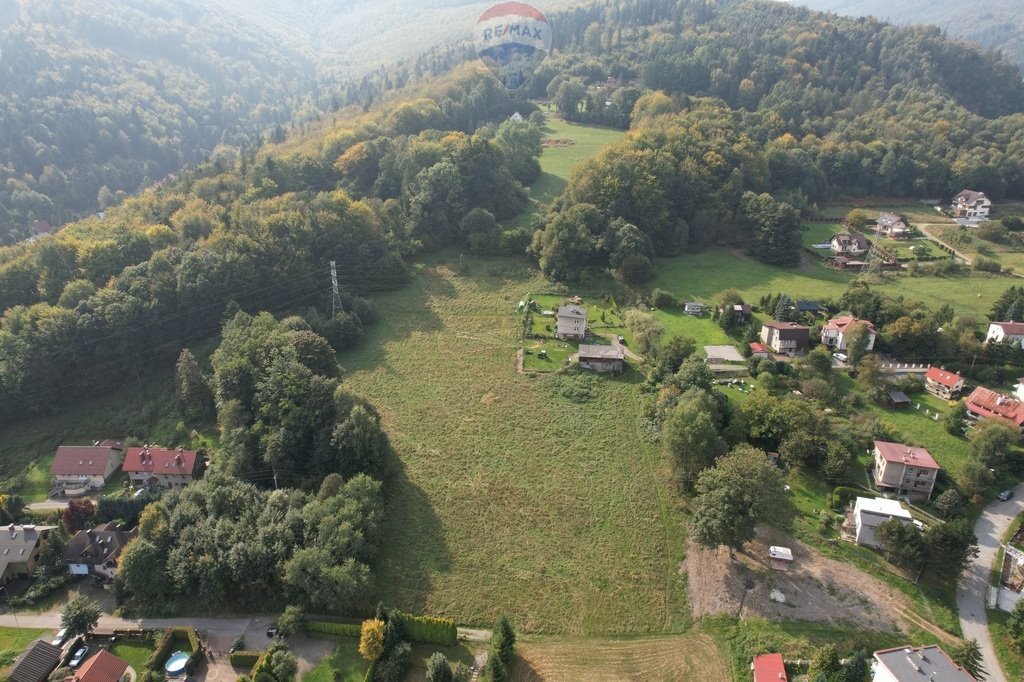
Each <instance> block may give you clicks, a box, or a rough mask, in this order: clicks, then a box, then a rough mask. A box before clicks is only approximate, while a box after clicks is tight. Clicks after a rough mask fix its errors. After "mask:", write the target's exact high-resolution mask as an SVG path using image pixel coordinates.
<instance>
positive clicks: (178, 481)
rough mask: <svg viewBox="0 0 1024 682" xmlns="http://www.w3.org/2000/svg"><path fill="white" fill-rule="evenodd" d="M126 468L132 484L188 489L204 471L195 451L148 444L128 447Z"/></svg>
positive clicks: (125, 459) (125, 461)
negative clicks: (187, 486)
mask: <svg viewBox="0 0 1024 682" xmlns="http://www.w3.org/2000/svg"><path fill="white" fill-rule="evenodd" d="M122 468H123V469H124V471H125V473H127V474H128V478H129V479H130V480H131V482H132V485H133V486H136V487H140V488H141V487H148V488H184V487H185V486H186V485H188V484H189V483H191V482H192V481H194V480H196V479H197V478H199V475H200V474H201V473H202V463H201V462H200V460H199V453H197V452H196V451H195V450H184V449H182V448H178V449H177V450H170V449H168V448H157V447H150V446H148V445H144V446H142V447H140V448H139V447H136V448H128V452H127V453H126V454H125V456H124V465H123V467H122Z"/></svg>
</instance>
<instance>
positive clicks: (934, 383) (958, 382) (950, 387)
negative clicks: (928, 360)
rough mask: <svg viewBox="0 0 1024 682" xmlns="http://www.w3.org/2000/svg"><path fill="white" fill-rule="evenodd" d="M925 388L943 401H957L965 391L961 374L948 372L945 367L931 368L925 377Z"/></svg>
mask: <svg viewBox="0 0 1024 682" xmlns="http://www.w3.org/2000/svg"><path fill="white" fill-rule="evenodd" d="M924 388H925V390H926V391H928V392H929V393H931V394H932V395H937V396H939V397H940V398H942V399H943V400H956V399H957V398H959V397H960V392H961V391H963V390H964V378H963V377H962V376H960V372H956V373H955V374H954V373H953V372H947V371H946V370H945V368H943V367H929V368H928V371H927V372H926V373H925V375H924Z"/></svg>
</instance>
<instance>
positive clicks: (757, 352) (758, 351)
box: [750, 341, 772, 358]
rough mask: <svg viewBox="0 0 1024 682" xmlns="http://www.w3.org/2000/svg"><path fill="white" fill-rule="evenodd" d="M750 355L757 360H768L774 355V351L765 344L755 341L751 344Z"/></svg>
mask: <svg viewBox="0 0 1024 682" xmlns="http://www.w3.org/2000/svg"><path fill="white" fill-rule="evenodd" d="M750 354H751V355H753V356H754V357H755V358H767V357H769V356H770V355H771V354H772V349H771V348H769V347H768V346H766V345H764V344H763V343H758V342H757V341H754V342H753V343H751V344H750Z"/></svg>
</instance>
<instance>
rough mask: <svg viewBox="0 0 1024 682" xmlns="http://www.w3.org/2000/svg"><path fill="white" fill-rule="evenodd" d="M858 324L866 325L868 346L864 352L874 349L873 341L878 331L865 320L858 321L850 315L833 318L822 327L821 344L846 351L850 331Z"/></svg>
mask: <svg viewBox="0 0 1024 682" xmlns="http://www.w3.org/2000/svg"><path fill="white" fill-rule="evenodd" d="M858 324H864V325H867V328H868V345H867V348H866V350H874V349H875V340H876V339H877V338H878V330H877V329H875V325H873V324H871V323H870V322H868V321H867V320H858V319H857V318H856V317H853V316H852V315H842V316H840V317H833V318H832V319H831V320H829V321H828V324H826V325H825V326H824V327H822V328H821V342H822V343H823V344H825V345H826V346H828V347H829V348H834V349H835V350H846V348H847V346H848V345H849V333H850V330H851V329H852V328H853V327H854V326H855V325H858Z"/></svg>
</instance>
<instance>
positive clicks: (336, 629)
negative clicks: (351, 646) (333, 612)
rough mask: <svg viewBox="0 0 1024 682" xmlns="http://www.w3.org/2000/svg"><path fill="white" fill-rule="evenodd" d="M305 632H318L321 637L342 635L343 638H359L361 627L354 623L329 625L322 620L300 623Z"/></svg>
mask: <svg viewBox="0 0 1024 682" xmlns="http://www.w3.org/2000/svg"><path fill="white" fill-rule="evenodd" d="M302 628H303V629H304V630H305V631H306V632H319V633H320V634H322V635H342V636H343V637H359V636H360V634H361V633H362V626H360V625H358V624H356V623H330V622H327V621H323V620H306V621H303V622H302Z"/></svg>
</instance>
